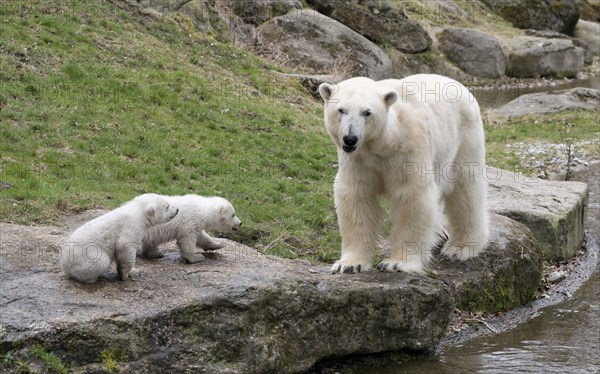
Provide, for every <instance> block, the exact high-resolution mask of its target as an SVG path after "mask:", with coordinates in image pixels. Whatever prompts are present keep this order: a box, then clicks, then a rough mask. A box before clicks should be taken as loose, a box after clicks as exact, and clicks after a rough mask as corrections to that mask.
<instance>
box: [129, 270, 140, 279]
mask: <svg viewBox="0 0 600 374" xmlns="http://www.w3.org/2000/svg"><path fill="white" fill-rule="evenodd" d="M140 274H141V272H140V269H138V268H132V269H131V270H130V271H129V279H133V280H135V279H136V278H139V277H140Z"/></svg>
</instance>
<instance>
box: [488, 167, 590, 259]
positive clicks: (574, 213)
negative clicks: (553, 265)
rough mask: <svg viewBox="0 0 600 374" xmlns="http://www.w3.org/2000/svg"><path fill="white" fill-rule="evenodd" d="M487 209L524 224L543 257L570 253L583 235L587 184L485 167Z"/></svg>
mask: <svg viewBox="0 0 600 374" xmlns="http://www.w3.org/2000/svg"><path fill="white" fill-rule="evenodd" d="M486 175H487V179H488V182H489V186H490V191H489V202H490V209H491V210H492V211H493V212H495V213H498V214H501V215H503V216H506V217H509V218H512V219H514V220H516V221H518V222H521V223H523V224H525V225H526V226H527V227H528V228H529V229H530V230H531V232H532V233H533V235H534V236H535V238H536V240H537V242H538V244H539V245H540V246H541V248H542V251H543V255H544V259H548V260H561V259H567V258H570V257H572V256H573V255H574V254H575V253H576V251H577V249H578V248H579V245H580V243H581V240H582V239H583V234H584V218H585V215H586V209H587V203H588V188H587V185H586V184H585V183H581V182H554V181H546V180H542V179H538V178H530V177H525V176H524V175H522V174H520V173H517V172H507V171H505V170H500V169H495V168H488V169H487V172H486Z"/></svg>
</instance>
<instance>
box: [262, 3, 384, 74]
mask: <svg viewBox="0 0 600 374" xmlns="http://www.w3.org/2000/svg"><path fill="white" fill-rule="evenodd" d="M256 41H257V49H258V50H259V51H260V52H261V53H262V54H264V55H266V56H270V57H273V58H276V59H278V60H280V61H284V64H287V65H289V66H290V67H293V68H295V69H296V70H297V71H304V72H308V73H317V74H323V73H329V74H331V73H334V75H336V76H338V77H342V78H343V77H351V76H357V75H362V76H367V77H370V78H373V79H376V80H378V79H385V78H390V77H391V76H392V62H391V61H390V58H389V57H388V56H387V55H386V54H385V52H383V51H382V50H381V48H379V47H378V46H376V45H375V44H373V43H372V42H371V41H369V40H368V39H366V38H365V37H363V36H361V35H360V34H358V33H357V32H355V31H353V30H351V29H350V28H348V27H347V26H345V25H343V24H341V23H340V22H338V21H336V20H333V19H331V18H329V17H326V16H324V15H322V14H320V13H318V12H316V11H314V10H302V11H299V12H292V13H290V14H287V15H284V16H280V17H275V18H273V19H272V20H270V21H268V22H265V23H263V24H262V25H261V26H260V27H258V28H257V30H256Z"/></svg>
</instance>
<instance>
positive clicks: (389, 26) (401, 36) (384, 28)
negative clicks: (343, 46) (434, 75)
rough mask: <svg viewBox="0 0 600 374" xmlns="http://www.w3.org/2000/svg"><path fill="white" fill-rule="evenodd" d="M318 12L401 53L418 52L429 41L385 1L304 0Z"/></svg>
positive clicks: (418, 29)
mask: <svg viewBox="0 0 600 374" xmlns="http://www.w3.org/2000/svg"><path fill="white" fill-rule="evenodd" d="M307 2H308V4H310V5H311V6H312V7H313V8H315V9H316V10H317V11H318V12H320V13H322V14H324V15H326V16H328V17H331V18H333V19H335V20H338V21H340V22H341V23H343V24H344V25H346V26H348V27H350V28H351V29H352V30H354V31H356V32H358V33H359V34H361V35H363V36H365V37H367V38H368V39H370V40H372V41H374V42H375V43H378V44H389V45H390V46H392V47H395V48H397V49H398V50H400V51H402V52H407V53H417V52H422V51H425V50H427V49H429V47H430V46H431V37H430V36H429V34H428V33H427V32H426V31H425V30H424V29H423V27H421V25H419V24H418V23H417V22H416V21H414V20H412V19H410V18H409V17H408V16H407V15H406V14H404V12H402V10H400V9H399V8H398V7H397V6H395V5H394V4H392V3H390V2H388V1H387V0H383V1H382V0H364V1H362V0H360V1H359V0H307Z"/></svg>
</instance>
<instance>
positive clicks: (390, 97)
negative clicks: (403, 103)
mask: <svg viewBox="0 0 600 374" xmlns="http://www.w3.org/2000/svg"><path fill="white" fill-rule="evenodd" d="M396 100H398V92H396V91H389V92H386V93H385V94H384V95H383V102H384V103H385V106H386V107H388V108H389V107H390V106H391V105H392V104H394V103H395V102H396Z"/></svg>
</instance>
